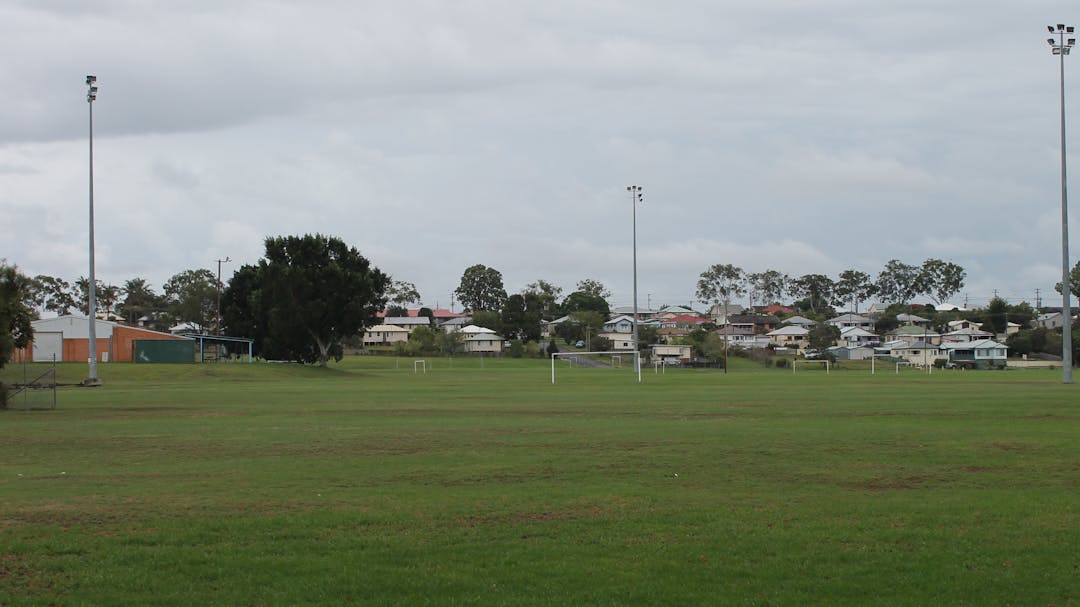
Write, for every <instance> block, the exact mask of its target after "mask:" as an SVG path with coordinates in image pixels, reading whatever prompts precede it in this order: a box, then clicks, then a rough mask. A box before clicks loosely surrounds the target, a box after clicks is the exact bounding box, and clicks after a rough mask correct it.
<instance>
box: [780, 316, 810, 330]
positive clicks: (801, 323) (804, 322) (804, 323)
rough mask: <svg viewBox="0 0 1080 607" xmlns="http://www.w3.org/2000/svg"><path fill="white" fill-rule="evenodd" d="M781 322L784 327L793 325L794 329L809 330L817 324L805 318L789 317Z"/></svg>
mask: <svg viewBox="0 0 1080 607" xmlns="http://www.w3.org/2000/svg"><path fill="white" fill-rule="evenodd" d="M782 322H783V323H784V324H785V325H793V326H796V327H803V328H804V329H809V328H810V327H812V326H814V325H816V324H817V321H816V320H810V319H809V318H806V317H805V316H789V317H787V318H785V319H784V320H783V321H782Z"/></svg>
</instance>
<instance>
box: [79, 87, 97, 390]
mask: <svg viewBox="0 0 1080 607" xmlns="http://www.w3.org/2000/svg"><path fill="white" fill-rule="evenodd" d="M86 87H87V88H86V103H87V105H89V106H90V277H89V279H88V280H87V284H86V292H87V299H88V301H87V306H86V307H87V311H88V312H89V313H90V314H89V315H90V326H89V337H90V339H89V340H88V341H89V344H88V345H89V352H88V353H87V354H88V356H87V358H88V360H89V363H90V373H89V377H87V378H86V379H84V380H83V385H86V386H100V385H101V380H100V379H99V378H98V373H97V279H96V278H95V276H94V100H96V99H97V92H98V87H97V76H89V75H88V76H87V77H86Z"/></svg>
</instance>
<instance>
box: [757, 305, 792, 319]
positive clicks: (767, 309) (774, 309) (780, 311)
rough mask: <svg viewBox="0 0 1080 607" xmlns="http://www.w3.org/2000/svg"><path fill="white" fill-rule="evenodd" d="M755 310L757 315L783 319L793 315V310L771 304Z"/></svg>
mask: <svg viewBox="0 0 1080 607" xmlns="http://www.w3.org/2000/svg"><path fill="white" fill-rule="evenodd" d="M755 309H756V310H757V312H758V313H759V314H768V315H769V316H777V317H783V316H788V315H791V314H794V313H795V309H794V308H789V307H787V306H782V305H780V304H772V305H771V306H755Z"/></svg>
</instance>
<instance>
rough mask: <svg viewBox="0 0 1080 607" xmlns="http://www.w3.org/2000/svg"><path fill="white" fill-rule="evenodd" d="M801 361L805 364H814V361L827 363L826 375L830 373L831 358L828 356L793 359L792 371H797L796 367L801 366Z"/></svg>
mask: <svg viewBox="0 0 1080 607" xmlns="http://www.w3.org/2000/svg"><path fill="white" fill-rule="evenodd" d="M800 363H801V364H804V365H805V364H814V363H818V364H821V363H825V375H828V374H829V359H827V358H822V359H810V360H806V359H803V360H799V359H797V358H796V359H795V360H793V361H791V372H792V373H794V372H795V367H797V366H799V364H800Z"/></svg>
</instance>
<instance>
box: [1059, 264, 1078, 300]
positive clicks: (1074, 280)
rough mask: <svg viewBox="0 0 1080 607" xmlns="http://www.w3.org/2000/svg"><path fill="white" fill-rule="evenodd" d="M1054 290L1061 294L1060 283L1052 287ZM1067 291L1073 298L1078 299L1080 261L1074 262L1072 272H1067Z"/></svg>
mask: <svg viewBox="0 0 1080 607" xmlns="http://www.w3.org/2000/svg"><path fill="white" fill-rule="evenodd" d="M1054 290H1055V291H1057V292H1058V293H1061V282H1060V281H1058V283H1057V284H1055V285H1054ZM1069 291H1071V292H1072V294H1073V297H1080V261H1078V262H1076V265H1075V266H1073V267H1072V270H1069Z"/></svg>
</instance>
